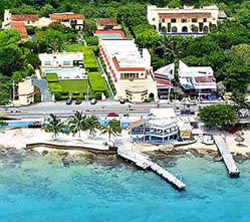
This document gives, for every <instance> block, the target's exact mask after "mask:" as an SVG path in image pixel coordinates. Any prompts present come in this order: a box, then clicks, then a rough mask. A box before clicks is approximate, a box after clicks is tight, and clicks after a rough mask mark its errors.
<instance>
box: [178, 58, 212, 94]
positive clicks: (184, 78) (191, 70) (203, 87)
mask: <svg viewBox="0 0 250 222" xmlns="http://www.w3.org/2000/svg"><path fill="white" fill-rule="evenodd" d="M178 78H179V82H180V85H181V87H182V88H183V89H184V90H185V91H186V92H194V93H199V94H200V95H209V94H213V93H214V92H216V90H217V86H216V80H215V78H214V72H213V69H212V68H211V67H210V66H187V65H186V64H185V63H184V62H182V61H181V60H180V61H179V71H178Z"/></svg>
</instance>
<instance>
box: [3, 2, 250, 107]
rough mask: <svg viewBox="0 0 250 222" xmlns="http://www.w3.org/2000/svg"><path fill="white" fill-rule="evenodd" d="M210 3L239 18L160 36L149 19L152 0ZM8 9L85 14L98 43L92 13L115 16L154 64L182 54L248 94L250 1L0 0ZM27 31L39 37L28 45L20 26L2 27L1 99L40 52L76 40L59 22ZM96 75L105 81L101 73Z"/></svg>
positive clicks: (88, 36) (91, 65)
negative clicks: (204, 30)
mask: <svg viewBox="0 0 250 222" xmlns="http://www.w3.org/2000/svg"><path fill="white" fill-rule="evenodd" d="M211 3H216V4H218V6H219V7H220V9H223V10H225V12H226V13H227V15H228V16H229V17H233V18H235V19H232V20H228V21H226V22H222V23H220V24H219V26H218V28H216V29H213V30H212V33H211V34H209V35H207V36H203V37H199V38H192V37H164V36H160V35H158V34H157V33H156V32H155V30H154V29H153V27H152V26H150V25H148V22H147V19H146V6H147V5H148V4H156V5H158V6H166V5H168V6H169V7H176V6H182V5H183V4H186V5H193V4H194V5H196V6H201V5H207V4H211ZM5 8H10V9H11V11H12V12H13V13H18V14H21V13H38V14H39V15H40V16H48V15H49V14H50V13H53V12H64V11H73V12H75V13H83V14H84V15H85V17H86V19H85V25H84V33H83V34H84V38H85V40H86V41H87V42H88V44H89V45H95V44H97V41H96V38H93V36H92V31H93V30H95V21H94V18H100V17H107V18H117V20H118V21H119V22H120V23H121V24H122V26H123V30H124V31H125V33H126V35H127V36H128V37H132V38H135V39H136V42H137V43H138V45H140V46H141V47H147V48H148V49H149V50H150V53H151V56H152V64H153V67H154V69H157V68H159V67H161V66H164V65H166V64H168V63H171V62H176V61H177V60H178V59H182V60H183V61H184V62H186V63H187V64H188V65H210V66H212V68H213V70H214V72H215V77H216V78H217V81H223V82H224V84H225V85H226V87H227V90H228V91H233V90H234V89H237V90H238V91H239V92H240V93H245V91H246V88H247V86H248V85H249V83H250V75H249V73H250V59H249V58H250V57H249V55H250V11H249V8H250V1H247V0H209V1H208V0H148V1H142V0H130V1H126V0H120V1H109V0H105V1H104V0H98V1H94V0H92V1H87V0H81V1H74V0H22V1H19V0H3V1H1V2H0V16H1V17H2V18H3V12H4V9H5ZM28 32H29V34H35V37H34V38H33V39H31V40H29V41H27V42H26V43H24V44H23V43H22V44H20V43H19V40H20V37H19V34H18V33H17V32H16V31H13V30H6V31H1V32H0V91H1V94H0V95H1V98H0V99H1V100H0V103H1V104H5V103H6V102H7V101H8V100H9V97H10V95H11V91H10V88H11V85H12V80H15V81H20V79H21V78H23V77H25V76H27V75H30V74H31V73H33V68H35V67H36V66H37V65H38V63H39V60H38V56H37V54H38V53H40V52H50V51H52V50H56V51H57V50H62V49H63V47H64V45H65V44H72V43H74V42H76V41H77V33H76V32H74V31H72V30H69V29H67V28H65V27H64V26H62V25H60V24H58V23H54V24H51V25H50V26H49V27H48V28H45V29H33V28H29V29H28ZM87 58H88V57H86V60H87ZM85 62H87V63H88V65H87V66H88V69H89V71H91V72H93V73H99V71H100V70H99V68H96V61H94V60H92V59H91V61H85ZM96 69H98V70H96ZM93 75H94V74H92V76H93ZM96 78H98V79H100V81H101V75H100V73H99V74H98V75H96ZM91 79H92V80H93V79H94V78H93V77H91ZM102 81H103V80H102ZM90 85H91V86H92V85H93V84H91V83H90ZM98 88H99V87H98ZM103 90H104V89H103ZM105 90H106V89H105Z"/></svg>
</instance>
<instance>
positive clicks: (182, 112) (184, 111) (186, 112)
mask: <svg viewBox="0 0 250 222" xmlns="http://www.w3.org/2000/svg"><path fill="white" fill-rule="evenodd" d="M181 114H185V115H194V114H195V111H193V110H190V109H182V110H181Z"/></svg>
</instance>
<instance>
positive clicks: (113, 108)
mask: <svg viewBox="0 0 250 222" xmlns="http://www.w3.org/2000/svg"><path fill="white" fill-rule="evenodd" d="M210 104H211V103H205V102H204V103H202V104H200V105H191V106H190V109H192V110H193V111H195V112H197V111H198V110H199V106H207V105H210ZM157 107H159V108H168V107H172V108H174V109H175V110H176V111H178V110H181V109H183V108H185V106H184V105H181V104H180V103H179V102H178V101H174V102H173V103H171V104H169V103H166V102H165V103H162V102H161V103H160V104H158V103H155V102H154V103H143V104H130V103H126V104H120V103H119V102H117V101H98V103H97V104H95V105H91V104H90V103H89V102H86V101H84V102H83V103H82V104H80V105H75V104H74V103H72V105H66V104H65V102H56V103H54V102H44V103H39V104H34V105H31V106H27V107H20V108H8V110H6V109H4V108H1V109H0V111H1V112H3V113H5V115H8V116H15V117H19V118H36V117H38V118H42V117H44V116H45V115H48V114H50V113H54V114H57V115H60V116H63V117H66V116H69V115H71V114H72V113H73V112H74V111H76V110H84V111H86V113H87V114H94V115H97V116H107V114H108V113H109V112H117V113H119V114H121V115H124V114H126V113H129V115H130V116H141V115H146V114H148V113H149V111H150V109H151V108H157ZM177 107H178V109H177ZM17 111H18V112H17Z"/></svg>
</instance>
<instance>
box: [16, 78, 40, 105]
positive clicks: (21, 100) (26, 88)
mask: <svg viewBox="0 0 250 222" xmlns="http://www.w3.org/2000/svg"><path fill="white" fill-rule="evenodd" d="M34 95H35V87H34V86H33V85H32V80H31V78H30V77H27V78H26V79H23V80H22V81H21V82H19V83H18V84H17V87H15V90H14V99H13V104H14V105H15V106H26V105H30V104H31V103H34Z"/></svg>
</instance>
